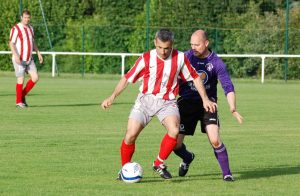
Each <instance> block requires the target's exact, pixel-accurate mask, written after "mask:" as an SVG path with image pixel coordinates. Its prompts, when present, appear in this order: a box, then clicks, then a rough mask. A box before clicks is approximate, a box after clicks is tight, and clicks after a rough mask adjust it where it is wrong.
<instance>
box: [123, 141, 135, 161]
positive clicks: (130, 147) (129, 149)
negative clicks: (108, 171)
mask: <svg viewBox="0 0 300 196" xmlns="http://www.w3.org/2000/svg"><path fill="white" fill-rule="evenodd" d="M134 150H135V144H126V143H125V141H124V140H123V141H122V145H121V149H120V151H121V161H122V166H123V165H125V164H126V163H128V162H130V161H131V157H132V155H133V153H134Z"/></svg>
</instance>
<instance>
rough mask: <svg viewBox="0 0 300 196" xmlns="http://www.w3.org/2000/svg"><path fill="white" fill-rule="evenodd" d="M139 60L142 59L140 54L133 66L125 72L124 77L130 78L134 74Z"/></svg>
mask: <svg viewBox="0 0 300 196" xmlns="http://www.w3.org/2000/svg"><path fill="white" fill-rule="evenodd" d="M141 60H142V56H140V57H139V58H138V60H136V62H135V63H134V65H133V67H132V68H131V69H130V70H129V71H128V72H127V73H126V74H125V78H126V79H128V78H130V77H131V76H132V75H133V74H134V72H135V70H136V68H137V66H138V64H139V63H140V61H141Z"/></svg>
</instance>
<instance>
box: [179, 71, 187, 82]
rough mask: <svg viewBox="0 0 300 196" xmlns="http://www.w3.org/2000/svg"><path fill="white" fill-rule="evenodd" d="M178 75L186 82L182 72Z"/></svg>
mask: <svg viewBox="0 0 300 196" xmlns="http://www.w3.org/2000/svg"><path fill="white" fill-rule="evenodd" d="M179 77H180V79H181V80H183V81H184V82H187V81H186V79H185V77H184V75H183V73H182V72H180V73H179Z"/></svg>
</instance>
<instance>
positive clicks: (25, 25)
mask: <svg viewBox="0 0 300 196" xmlns="http://www.w3.org/2000/svg"><path fill="white" fill-rule="evenodd" d="M20 24H21V25H22V26H23V27H28V26H29V24H24V23H23V22H20Z"/></svg>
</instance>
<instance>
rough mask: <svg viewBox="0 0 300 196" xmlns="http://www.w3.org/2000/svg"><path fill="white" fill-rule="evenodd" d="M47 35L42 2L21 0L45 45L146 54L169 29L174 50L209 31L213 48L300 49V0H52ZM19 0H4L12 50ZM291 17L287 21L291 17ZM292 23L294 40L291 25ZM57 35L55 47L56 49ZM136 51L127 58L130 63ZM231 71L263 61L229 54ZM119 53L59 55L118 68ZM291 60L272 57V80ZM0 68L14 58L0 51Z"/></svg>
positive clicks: (297, 67) (63, 60)
mask: <svg viewBox="0 0 300 196" xmlns="http://www.w3.org/2000/svg"><path fill="white" fill-rule="evenodd" d="M41 2H42V8H43V11H44V15H45V19H46V24H47V27H48V30H49V36H48V34H47V32H46V28H45V23H44V20H43V17H42V11H41V9H40V4H39V1H38V0H23V1H22V8H23V9H25V8H26V9H29V10H30V11H31V24H32V26H33V27H34V29H35V35H36V36H35V37H36V41H37V43H38V46H39V48H40V50H41V51H51V50H52V51H80V52H82V51H84V52H129V53H142V52H144V51H146V50H148V49H151V48H153V46H154V45H153V38H154V34H155V32H156V31H157V30H158V29H160V28H164V27H165V28H170V29H171V30H172V31H174V33H175V48H177V49H179V50H182V51H184V50H187V49H189V48H190V46H189V39H190V35H191V34H192V32H193V31H195V30H196V29H199V28H202V29H204V30H206V31H207V32H208V34H209V37H210V46H211V48H212V49H213V50H214V51H216V52H217V53H219V54H284V53H285V47H286V44H288V53H289V54H299V53H300V36H299V33H300V2H299V1H293V0H290V1H289V7H288V11H289V15H288V16H289V17H288V18H287V17H286V12H287V7H286V2H287V1H286V0H230V1H228V0H214V1H206V0H133V1H127V0H109V1H108V0H65V1H59V0H49V1H43V0H42V1H41ZM19 9H20V1H19V0H14V3H12V1H11V0H1V3H0V12H1V16H0V26H1V28H0V40H1V43H2V44H1V45H0V50H9V47H8V39H9V33H10V29H11V27H12V26H13V25H14V24H16V23H17V22H19V21H20V16H19ZM287 19H288V21H287ZM287 22H288V39H289V41H288V43H286V41H285V39H286V32H287V31H286V30H287V29H286V24H287ZM49 40H50V41H51V45H52V48H51V47H50V44H49ZM135 59H136V57H128V59H126V69H129V68H130V67H131V65H132V64H133V63H134V61H135ZM51 60H52V59H51V56H45V63H44V65H38V68H39V70H41V71H50V70H51ZM224 61H225V62H226V64H227V66H228V70H229V72H230V73H231V74H232V76H233V77H257V76H260V74H261V66H260V65H261V60H260V59H255V58H253V59H252V58H226V59H224ZM120 62H121V61H120V58H119V57H94V56H93V57H91V56H85V57H84V58H82V57H79V56H78V57H76V56H59V57H57V65H58V69H59V71H60V72H80V71H82V69H83V66H84V71H85V72H87V73H120ZM284 65H285V59H282V58H281V59H267V61H266V70H265V73H266V75H267V77H269V78H283V76H284ZM0 70H4V71H7V70H10V71H11V70H12V65H11V57H9V56H8V55H5V56H4V55H1V58H0ZM288 78H289V79H299V78H300V60H298V59H289V60H288Z"/></svg>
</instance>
